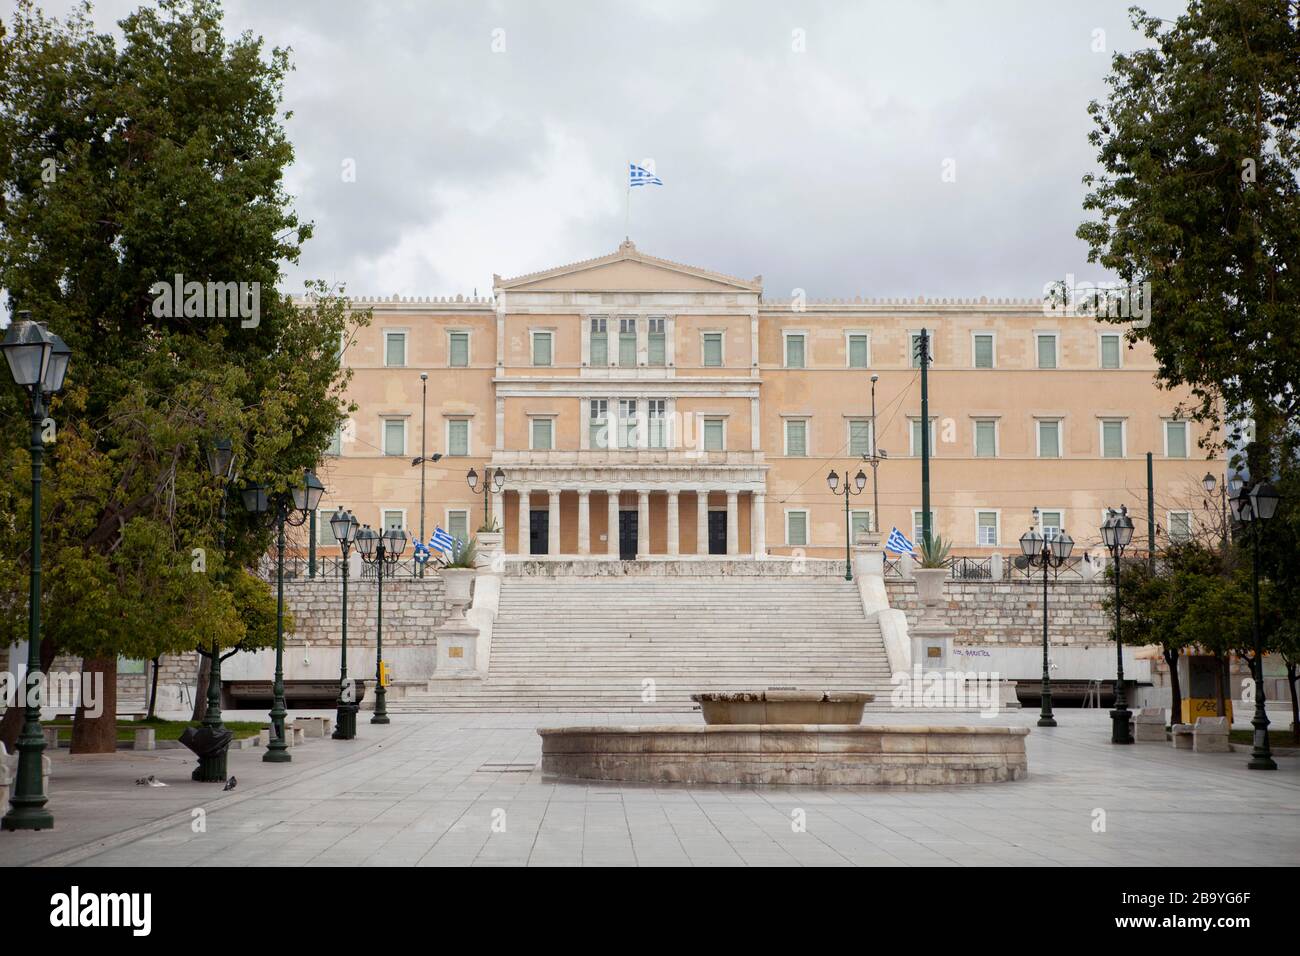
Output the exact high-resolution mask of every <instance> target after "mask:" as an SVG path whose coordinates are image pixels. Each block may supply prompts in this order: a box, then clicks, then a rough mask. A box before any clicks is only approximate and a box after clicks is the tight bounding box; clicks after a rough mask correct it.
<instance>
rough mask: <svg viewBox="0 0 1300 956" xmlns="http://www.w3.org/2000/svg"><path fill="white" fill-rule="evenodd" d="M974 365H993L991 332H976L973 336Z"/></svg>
mask: <svg viewBox="0 0 1300 956" xmlns="http://www.w3.org/2000/svg"><path fill="white" fill-rule="evenodd" d="M974 351H975V367H976V368H992V367H993V333H992V332H976V333H975V336H974Z"/></svg>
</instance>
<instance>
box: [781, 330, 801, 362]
mask: <svg viewBox="0 0 1300 956" xmlns="http://www.w3.org/2000/svg"><path fill="white" fill-rule="evenodd" d="M785 367H786V368H803V367H804V336H803V333H802V332H800V333H792V334H787V335H786V337H785Z"/></svg>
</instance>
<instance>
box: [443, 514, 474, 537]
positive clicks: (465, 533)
mask: <svg viewBox="0 0 1300 956" xmlns="http://www.w3.org/2000/svg"><path fill="white" fill-rule="evenodd" d="M447 533H448V534H449V535H451V536H452V537H453V538H459V539H460V540H461V541H468V540H469V515H468V514H467V513H466V512H464V511H452V512H450V513H449V514H448V515H447Z"/></svg>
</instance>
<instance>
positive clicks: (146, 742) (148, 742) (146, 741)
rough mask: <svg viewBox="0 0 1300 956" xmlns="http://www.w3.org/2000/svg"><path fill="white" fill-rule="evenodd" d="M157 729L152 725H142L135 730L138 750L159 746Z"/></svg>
mask: <svg viewBox="0 0 1300 956" xmlns="http://www.w3.org/2000/svg"><path fill="white" fill-rule="evenodd" d="M155 733H156V731H155V730H154V729H153V728H152V727H140V728H137V730H136V732H135V749H136V750H153V749H155V748H156V746H157V741H156V738H155V736H154V735H155Z"/></svg>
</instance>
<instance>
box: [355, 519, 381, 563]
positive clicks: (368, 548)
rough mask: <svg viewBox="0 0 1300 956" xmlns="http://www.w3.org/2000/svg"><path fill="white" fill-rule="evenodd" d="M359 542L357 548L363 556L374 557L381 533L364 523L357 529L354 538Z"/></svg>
mask: <svg viewBox="0 0 1300 956" xmlns="http://www.w3.org/2000/svg"><path fill="white" fill-rule="evenodd" d="M354 540H355V541H356V543H357V550H358V551H360V552H361V556H362V557H363V558H371V557H374V554H375V546H376V545H378V544H379V535H378V534H377V533H376V532H375V530H374V529H373V528H371V527H370V525H368V524H363V525H362V526H361V528H360V529H359V530H358V531H357V533H356V537H355V539H354Z"/></svg>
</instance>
